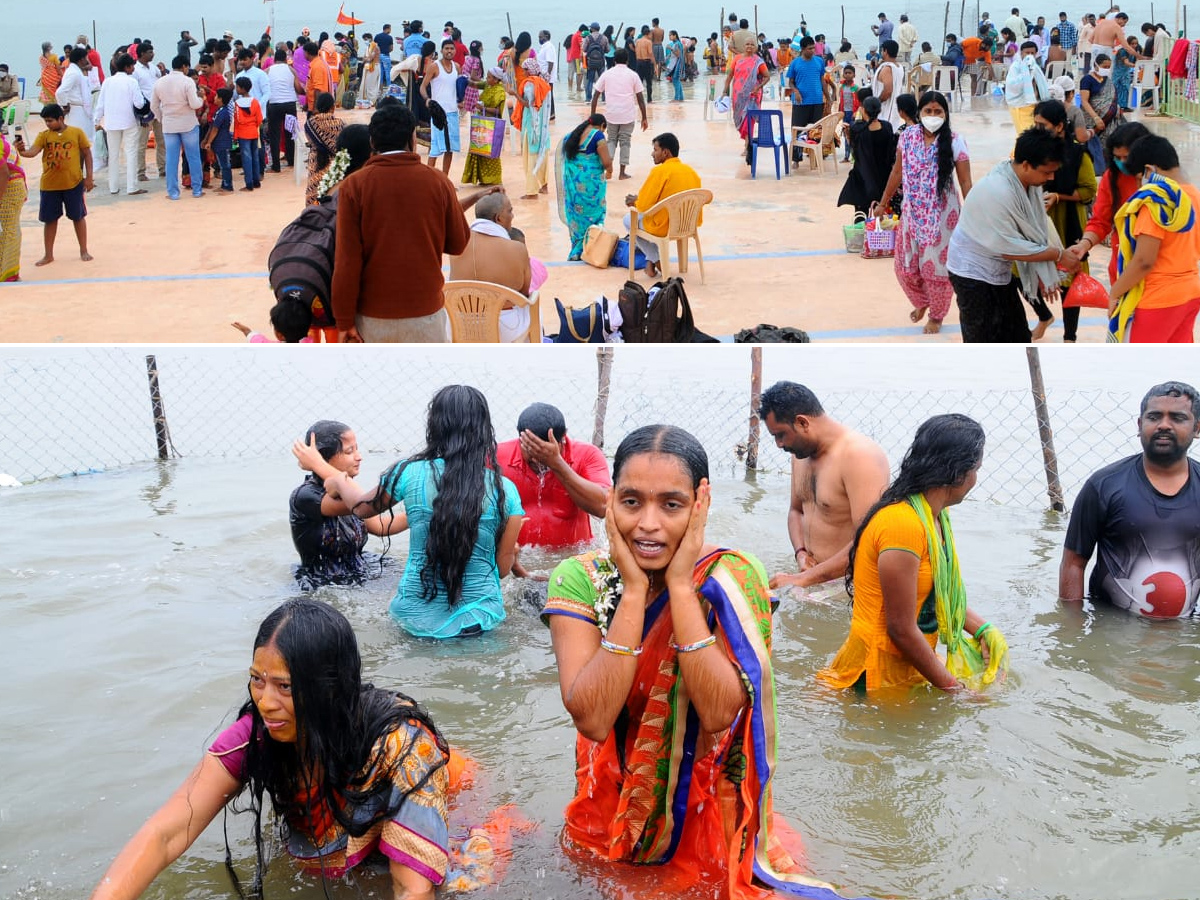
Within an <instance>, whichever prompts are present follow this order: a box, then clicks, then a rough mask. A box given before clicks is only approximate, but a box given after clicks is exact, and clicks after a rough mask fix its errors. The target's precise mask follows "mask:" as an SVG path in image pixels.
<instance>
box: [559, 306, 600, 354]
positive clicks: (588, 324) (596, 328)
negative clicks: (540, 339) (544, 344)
mask: <svg viewBox="0 0 1200 900" xmlns="http://www.w3.org/2000/svg"><path fill="white" fill-rule="evenodd" d="M554 306H555V308H556V309H557V310H558V334H557V335H555V337H554V343H556V344H603V343H604V338H605V335H606V334H607V333H608V331H609V327H608V298H607V297H602V298H601V299H599V300H597V301H596V302H595V303H590V304H588V305H587V306H585V307H582V308H576V307H573V306H563V305H562V302H561V301H560V300H559V299H558V298H557V297H555V298H554Z"/></svg>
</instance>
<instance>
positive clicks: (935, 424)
mask: <svg viewBox="0 0 1200 900" xmlns="http://www.w3.org/2000/svg"><path fill="white" fill-rule="evenodd" d="M983 446H984V433H983V426H982V425H980V424H979V423H978V422H976V421H975V420H974V419H972V418H971V417H970V416H964V415H962V414H961V413H946V414H944V415H940V416H934V417H933V418H931V419H926V420H925V421H924V422H922V423H921V426H920V427H919V428H918V429H917V434H916V436H915V437H914V438H913V442H912V446H910V447H909V448H908V452H907V453H905V454H904V460H903V462H901V463H900V471H899V472H898V473H897V474H896V478H895V480H894V481H892V483H891V484H889V485H888V486H887V489H886V490H885V491H884V492H883V495H882V496H881V497H880V498H879V502H877V503H876V504H875V505H874V506H872V507H871V508H870V509H869V510H868V511H867V514H866V515H865V516H864V517H863V520H862V524H861V525H859V526H858V530H857V531H856V532H855V533H854V542H853V543H852V544H851V545H850V560H849V563H848V564H847V568H846V593H848V594H849V595H850V596H851V598H853V597H854V558H855V556H857V554H858V542H859V541H860V540H862V536H863V532H864V531H866V529H867V525H868V524H870V522H871V519H873V518H874V517H875V514H876V513H877V512H879V511H880V510H881V509H883V508H884V507H885V506H891V505H892V504H893V503H901V502H903V501H904V500H906V499H908V498H909V497H910V496H912V495H913V494H923V493H924V492H925V491H928V490H932V489H934V488H940V487H952V486H956V485H960V484H962V483H963V481H965V480H966V477H967V475H968V474H970V472H971V470H972V469H974V468H975V467H976V466H978V465H979V463H980V462H981V461H982V460H983Z"/></svg>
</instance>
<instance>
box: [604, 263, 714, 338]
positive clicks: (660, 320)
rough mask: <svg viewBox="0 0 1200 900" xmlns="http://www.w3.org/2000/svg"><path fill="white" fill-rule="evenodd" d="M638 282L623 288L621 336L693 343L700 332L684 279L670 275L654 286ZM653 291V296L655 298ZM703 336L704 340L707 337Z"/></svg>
mask: <svg viewBox="0 0 1200 900" xmlns="http://www.w3.org/2000/svg"><path fill="white" fill-rule="evenodd" d="M650 291H651V293H649V294H648V293H647V292H646V289H645V288H644V287H642V286H641V285H640V284H638V283H637V282H636V281H627V282H625V286H624V287H623V288H621V293H620V294H619V295H618V296H619V299H618V301H617V305H618V307H619V308H620V310H621V320H622V321H621V338H622V339H623V340H624V341H625V343H626V344H690V343H693V342H694V341H696V339H697V336H698V335H699V334H700V333H699V332H697V330H696V323H695V321H694V320H693V319H692V307H691V304H690V303H688V298H687V293H686V292H685V291H684V289H683V279H682V278H678V277H675V278H668V279H667V280H666V281H660V282H658V283H657V284H655V285H654V287H652V288H651V289H650ZM651 294H653V297H651ZM706 339H707V336H706V335H704V336H701V337H700V340H706Z"/></svg>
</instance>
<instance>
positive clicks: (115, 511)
mask: <svg viewBox="0 0 1200 900" xmlns="http://www.w3.org/2000/svg"><path fill="white" fill-rule="evenodd" d="M389 461H390V457H383V456H374V457H372V458H370V459H369V460H368V461H367V462H366V464H365V465H364V471H365V472H366V473H370V474H375V473H377V472H378V471H379V470H380V469H381V468H382V467H383V466H384V465H385V464H386V463H387V462H389ZM297 481H298V478H297V475H296V470H295V469H294V468H293V467H292V466H291V465H290V464H289V463H288V462H286V461H281V460H279V459H272V460H215V461H206V460H195V459H191V460H182V461H177V462H172V463H164V464H140V465H136V466H133V467H130V468H127V469H123V470H118V471H112V472H107V473H104V474H100V475H95V476H92V477H88V478H80V479H72V480H67V481H51V482H45V483H40V484H37V485H32V486H28V487H26V488H22V489H20V490H17V491H11V492H7V493H6V494H4V512H5V516H4V519H3V522H4V524H3V526H2V527H3V529H4V535H3V545H4V546H5V548H6V552H5V553H4V555H3V559H4V562H3V564H2V568H0V596H3V597H4V598H5V607H6V615H5V628H4V632H5V635H6V636H7V637H8V638H9V640H8V641H7V642H6V643H7V644H8V647H7V653H6V654H5V656H4V657H3V663H0V666H2V669H0V671H2V673H3V675H4V681H5V684H6V687H7V690H6V691H5V692H4V693H3V695H2V696H0V721H2V722H3V723H5V724H4V726H3V730H2V734H3V737H2V739H0V740H2V742H3V747H4V750H3V755H4V761H5V778H4V790H3V792H2V793H0V846H2V848H3V849H2V852H0V858H2V861H3V865H2V866H0V896H4V897H18V898H22V900H30V898H34V897H36V898H40V900H66V898H76V897H79V896H82V895H84V894H86V892H87V891H88V890H89V889H90V888H91V886H92V885H93V884H94V883H95V881H96V880H97V879H98V878H99V876H100V874H101V873H102V871H103V869H104V867H105V866H107V864H108V862H109V861H110V860H111V858H112V857H113V855H114V854H115V853H116V852H117V851H118V850H119V848H120V846H121V844H122V843H123V842H124V841H125V840H126V839H127V838H128V836H129V835H130V834H132V833H133V831H135V830H136V828H137V827H138V826H139V825H140V824H141V823H142V822H143V821H144V819H145V818H146V816H147V815H148V814H149V813H150V812H151V811H152V810H153V809H154V808H155V807H156V806H157V805H158V804H159V803H161V801H162V800H163V799H164V798H165V797H166V795H167V794H168V793H169V792H170V791H171V790H173V789H174V787H175V786H176V785H177V784H178V783H179V782H180V781H181V780H182V778H183V777H184V775H185V774H186V773H187V772H188V771H189V770H190V768H191V766H192V765H194V763H195V761H196V760H197V759H198V758H199V756H200V754H201V753H202V751H203V748H204V747H205V746H207V743H208V742H209V741H211V739H212V737H213V736H214V735H215V733H216V732H217V730H218V729H219V728H220V727H221V726H222V725H223V724H224V723H225V722H227V721H228V719H229V716H230V715H231V714H232V712H233V711H234V709H235V707H236V706H237V705H238V704H239V703H240V701H241V699H242V698H243V696H244V692H245V667H246V665H247V664H248V662H249V656H250V644H251V642H252V639H253V633H254V631H255V629H256V627H257V624H258V622H259V621H260V620H261V619H262V618H263V617H264V616H265V615H266V613H267V612H268V611H269V610H270V609H272V608H273V607H274V606H275V605H276V604H277V603H278V602H280V601H281V600H282V599H284V598H286V597H288V596H291V595H292V594H293V592H294V588H293V582H292V580H291V564H292V550H291V545H290V538H289V534H288V529H287V522H286V516H285V515H284V511H285V509H286V500H287V495H288V493H289V491H290V490H291V488H292V487H293V486H294V484H295V483H297ZM786 494H787V491H786V480H785V479H784V478H783V477H782V476H779V475H775V476H767V477H761V478H759V479H758V480H757V482H754V481H749V482H748V481H740V480H730V479H720V480H719V481H718V483H717V484H716V486H715V489H714V495H715V505H714V512H713V516H712V521H711V524H710V527H709V532H708V533H709V535H710V537H711V539H713V540H715V541H717V542H721V543H729V544H734V545H736V546H739V547H741V548H745V549H749V550H751V551H754V552H756V553H758V554H759V555H760V556H761V557H762V558H763V559H764V561H765V562H766V564H767V567H768V569H770V570H772V571H774V570H777V569H779V568H781V567H783V566H786V565H787V564H788V547H787V538H786V533H785V530H784V519H785V514H786V503H787V497H786ZM954 520H955V525H956V532H957V536H958V545H959V551H960V555H961V557H962V562H963V569H964V574H965V578H966V582H967V589H968V593H969V595H970V597H971V602H972V605H973V606H975V607H976V608H978V609H980V610H982V611H983V612H985V613H986V614H987V615H988V617H989V618H991V619H992V620H993V621H995V622H996V623H997V624H998V625H999V626H1000V627H1001V628H1003V629H1004V631H1005V633H1006V634H1007V636H1008V639H1009V643H1010V645H1011V647H1012V675H1011V678H1010V681H1009V684H1008V685H1006V686H1005V687H1004V688H1003V689H1002V690H999V691H997V692H995V693H993V694H990V695H989V696H988V698H987V699H986V700H985V701H982V702H963V701H954V700H948V699H946V698H942V697H935V696H933V695H930V694H926V693H920V694H918V695H916V696H915V697H913V698H912V699H910V700H905V701H876V700H873V699H862V698H858V697H855V696H853V695H851V694H834V693H831V692H829V691H827V690H825V689H823V688H821V687H820V686H818V685H817V684H816V683H815V682H814V680H813V677H812V675H813V673H814V671H815V670H816V669H818V668H819V667H820V666H822V665H823V664H824V663H825V662H826V661H827V660H828V659H829V658H830V657H831V656H832V654H833V653H834V651H835V650H836V649H837V647H838V646H839V644H840V642H841V640H842V638H843V637H844V635H845V632H846V629H847V625H848V621H849V617H848V612H847V610H846V609H845V608H844V606H841V605H832V606H831V605H819V604H805V603H803V602H800V601H799V600H797V599H796V598H795V597H793V596H790V595H785V596H784V597H783V602H782V605H781V607H780V610H779V613H778V616H777V619H776V626H775V658H776V677H777V680H778V686H779V697H780V722H779V730H780V733H781V735H782V736H783V737H782V741H781V744H780V747H779V760H778V762H779V775H778V781H777V783H776V786H775V798H776V806H777V808H778V809H779V810H780V811H781V812H783V813H785V814H786V815H787V816H788V817H789V818H790V819H791V820H792V822H793V823H794V824H795V825H796V826H797V827H798V828H799V829H800V831H801V832H802V833H803V835H804V837H805V840H806V842H807V847H808V853H809V857H810V863H811V866H812V868H813V870H814V872H815V873H816V874H817V875H818V876H820V877H823V878H826V879H828V880H831V881H833V882H835V883H837V884H838V885H840V886H841V887H842V888H843V889H844V890H846V891H847V892H849V891H853V892H855V895H859V894H867V895H873V896H887V897H906V898H923V900H938V898H980V897H1006V898H1014V900H1023V898H1030V900H1032V898H1076V897H1111V898H1145V900H1151V898H1154V900H1163V898H1189V897H1195V896H1196V895H1197V894H1196V884H1197V879H1198V877H1200V862H1198V859H1197V854H1196V852H1195V841H1196V836H1197V832H1200V812H1198V811H1197V807H1198V805H1200V804H1197V800H1198V799H1200V789H1198V787H1197V782H1198V779H1200V771H1198V770H1200V763H1198V762H1197V759H1198V758H1200V753H1198V751H1200V737H1198V735H1200V685H1198V684H1197V681H1198V679H1197V669H1196V664H1195V663H1196V658H1197V652H1198V651H1200V632H1198V631H1197V628H1196V625H1195V623H1183V624H1178V623H1166V624H1155V625H1148V624H1146V623H1144V622H1140V621H1136V620H1132V619H1129V618H1126V617H1125V616H1124V615H1118V614H1114V613H1113V612H1112V611H1110V610H1101V611H1099V614H1098V615H1096V616H1095V617H1094V618H1084V617H1082V616H1080V615H1078V614H1076V613H1070V612H1066V611H1062V610H1059V609H1058V608H1057V607H1056V603H1055V593H1056V591H1055V585H1056V575H1057V565H1058V556H1059V548H1060V546H1061V538H1062V532H1063V529H1064V528H1065V522H1064V521H1063V520H1062V519H1060V518H1059V517H1057V516H1055V515H1053V514H1047V515H1042V514H1038V513H1033V512H1029V511H1026V510H1020V509H1013V508H1007V507H1001V506H997V505H995V504H990V503H980V502H972V501H970V500H969V501H968V502H967V503H965V504H964V505H963V506H961V507H959V508H957V509H956V510H955V511H954ZM373 546H377V541H375V539H373ZM404 548H405V541H404V539H403V538H401V539H399V540H397V541H395V542H394V544H393V547H392V549H391V555H393V556H397V557H399V558H401V559H402V558H403V554H404ZM526 562H527V563H529V564H531V566H532V567H533V568H535V569H541V570H543V571H545V570H546V569H548V568H549V566H550V565H552V564H553V560H552V559H549V558H546V557H540V558H539V557H538V556H536V555H534V556H531V557H529V558H527V560H526ZM398 573H399V569H398V567H397V568H393V569H391V570H390V571H389V572H387V574H386V575H385V576H383V577H382V578H380V579H378V580H376V581H373V582H371V583H369V584H367V585H365V586H363V587H361V588H333V589H326V590H323V591H322V592H321V593H320V594H319V596H321V597H322V598H323V599H326V600H328V601H329V602H331V603H333V604H335V605H336V606H337V607H338V608H339V609H341V610H342V611H343V612H344V613H345V614H346V615H347V616H348V617H349V618H350V620H351V622H352V623H353V624H354V627H355V629H356V631H357V633H358V635H359V639H360V642H361V645H362V651H363V656H364V660H365V665H366V669H367V672H368V674H369V676H370V678H372V679H373V680H374V681H375V682H376V683H379V684H385V685H388V686H394V687H397V688H400V689H403V690H406V691H408V692H410V693H412V694H413V695H415V696H416V697H418V698H419V699H420V700H422V701H423V702H425V703H426V704H427V705H428V707H429V708H430V710H431V711H432V712H433V714H434V716H435V717H436V720H437V721H438V723H439V725H440V726H441V727H442V729H443V730H444V731H445V733H446V734H447V735H448V736H449V738H450V739H451V740H452V741H453V742H455V743H456V744H459V745H461V746H462V747H464V748H465V749H466V750H467V751H468V752H469V753H471V754H472V755H474V756H475V757H477V758H478V759H479V761H480V762H481V763H482V765H483V767H484V770H485V772H486V776H485V778H484V785H485V789H484V793H485V795H486V799H487V801H488V802H494V803H501V802H515V803H517V804H519V805H520V806H521V808H522V809H523V810H524V811H525V813H526V814H527V815H528V816H529V817H530V818H532V819H534V820H536V821H537V822H539V823H540V827H539V829H538V830H537V831H536V832H535V833H534V834H532V835H529V836H527V837H523V838H520V839H519V840H518V841H517V843H516V849H515V856H514V860H513V863H512V867H511V870H510V873H509V876H508V878H507V880H506V881H505V883H504V884H503V885H502V886H500V887H499V888H497V889H493V890H491V891H488V892H486V893H485V894H484V896H496V897H504V898H510V897H511V898H567V897H570V898H581V900H586V898H593V897H609V896H614V895H615V894H614V889H613V888H612V887H611V886H610V887H601V886H600V885H599V884H598V883H597V881H596V880H595V878H594V877H593V876H592V875H588V874H580V872H579V870H578V869H577V868H576V867H575V865H574V864H572V863H571V862H569V861H568V860H567V859H566V858H565V857H564V856H563V854H562V852H561V851H560V849H559V847H558V843H557V841H558V832H559V830H560V828H561V824H562V809H563V807H564V805H565V803H566V801H567V799H568V797H569V795H570V791H571V787H572V774H573V773H572V770H573V754H572V748H573V736H574V735H573V731H572V729H571V727H570V723H569V719H568V717H567V715H566V713H565V712H564V711H563V709H562V707H561V703H560V700H559V696H558V689H557V680H556V673H555V669H554V664H553V657H552V654H551V652H550V642H549V635H548V632H547V630H546V629H545V628H544V627H543V626H542V625H541V624H540V622H539V621H538V619H537V616H536V612H535V611H534V609H533V608H532V607H531V606H529V605H528V604H526V603H524V602H523V601H522V600H521V599H520V598H519V596H518V595H519V594H520V593H521V591H520V586H519V585H515V584H514V585H512V586H511V587H510V589H509V591H510V603H509V619H508V621H506V622H505V623H504V625H503V626H502V627H501V628H499V629H498V630H497V631H496V632H494V633H492V634H489V635H486V636H484V637H482V638H480V639H477V640H472V641H461V642H454V643H442V644H435V643H429V642H422V641H417V640H413V639H411V638H408V637H406V636H404V635H403V634H402V633H401V632H400V631H399V630H398V629H397V628H396V627H395V626H394V625H393V624H392V623H391V621H390V620H389V619H388V617H387V613H386V607H387V601H388V600H389V599H390V596H391V593H392V590H393V588H394V585H395V583H396V580H397V578H398ZM246 825H247V823H246V822H245V817H242V818H241V819H238V818H236V817H234V818H231V820H230V826H231V836H232V839H233V842H234V858H235V861H236V863H237V865H238V868H239V871H240V872H241V874H242V875H243V877H246V876H248V875H249V873H250V872H251V870H252V850H251V848H250V846H249V844H248V842H247V840H246V837H245V835H246ZM222 857H223V842H222V838H221V829H220V826H219V825H217V824H216V823H214V825H213V826H212V827H210V828H209V829H208V831H207V832H206V833H205V835H204V836H203V837H202V838H201V839H200V840H199V841H198V842H197V844H196V845H195V846H194V847H193V849H192V850H191V851H190V852H189V853H188V854H186V856H185V857H184V858H183V859H182V860H181V861H180V863H179V864H177V865H176V866H175V867H173V868H172V869H171V870H170V871H169V872H168V873H166V874H164V875H163V876H161V877H160V878H159V879H158V880H157V881H156V882H155V884H154V885H153V887H152V888H151V889H150V890H149V891H148V892H147V894H146V896H147V897H151V898H163V900H165V898H171V900H182V898H188V900H211V898H223V897H230V896H233V893H232V890H231V888H230V887H229V883H228V880H227V877H226V875H225V873H224V869H223V864H222V861H221V860H222ZM386 888H387V881H386V878H385V877H383V876H382V875H381V874H363V875H359V876H357V879H356V882H354V883H346V884H338V885H336V886H335V887H334V889H333V891H332V893H333V896H335V897H344V898H350V897H357V896H386V895H387V894H386ZM284 894H287V895H290V896H296V897H301V898H314V900H315V898H318V897H320V896H322V893H321V886H320V884H319V883H317V882H314V881H312V880H309V879H304V878H301V877H298V876H296V875H294V874H293V872H292V870H291V868H290V866H289V865H288V864H287V863H286V862H285V861H283V860H278V861H277V862H276V864H275V865H274V866H273V867H272V869H271V872H270V876H269V879H268V896H276V897H278V896H281V895H284Z"/></svg>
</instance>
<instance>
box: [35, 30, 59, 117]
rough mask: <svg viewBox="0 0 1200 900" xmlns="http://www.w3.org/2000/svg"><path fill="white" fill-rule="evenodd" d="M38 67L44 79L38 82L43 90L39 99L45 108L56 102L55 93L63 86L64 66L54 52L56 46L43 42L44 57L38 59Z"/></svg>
mask: <svg viewBox="0 0 1200 900" xmlns="http://www.w3.org/2000/svg"><path fill="white" fill-rule="evenodd" d="M38 65H39V66H41V69H42V77H41V79H40V80H39V81H38V84H40V85H41V86H42V90H41V93H39V94H38V99H39V100H41V101H42V105H43V106H44V105H45V104H47V103H54V102H56V101H55V99H54V92H55V91H57V90H58V86H59V85H60V84H62V64H61V63H60V62H59V60H58V54H57V53H55V52H54V45H53V44H51V43H50V42H49V41H43V42H42V55H41V56H40V57H39V58H38Z"/></svg>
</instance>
